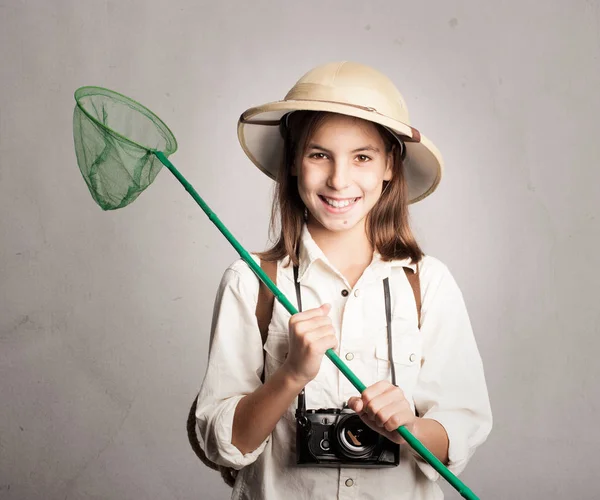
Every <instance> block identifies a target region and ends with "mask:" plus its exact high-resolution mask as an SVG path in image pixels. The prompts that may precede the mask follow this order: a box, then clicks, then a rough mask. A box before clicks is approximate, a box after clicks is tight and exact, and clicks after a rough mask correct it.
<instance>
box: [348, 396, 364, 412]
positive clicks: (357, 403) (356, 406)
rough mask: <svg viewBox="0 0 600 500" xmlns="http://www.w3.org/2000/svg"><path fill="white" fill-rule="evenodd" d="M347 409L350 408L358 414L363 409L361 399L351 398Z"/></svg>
mask: <svg viewBox="0 0 600 500" xmlns="http://www.w3.org/2000/svg"><path fill="white" fill-rule="evenodd" d="M348 408H350V409H351V410H353V411H355V412H356V413H360V412H361V411H362V409H363V401H362V399H361V398H357V397H355V396H352V397H351V398H350V399H349V400H348Z"/></svg>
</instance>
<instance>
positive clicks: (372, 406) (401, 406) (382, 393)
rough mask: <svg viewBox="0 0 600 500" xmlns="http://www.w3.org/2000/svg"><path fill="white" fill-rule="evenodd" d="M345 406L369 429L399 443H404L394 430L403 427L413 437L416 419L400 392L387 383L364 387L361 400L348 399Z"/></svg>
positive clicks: (354, 397) (355, 398)
mask: <svg viewBox="0 0 600 500" xmlns="http://www.w3.org/2000/svg"><path fill="white" fill-rule="evenodd" d="M348 407H349V408H350V409H351V410H354V411H355V412H356V413H358V415H359V416H360V418H361V420H362V421H363V422H364V423H365V424H367V425H368V426H369V427H370V428H371V429H373V430H374V431H376V432H378V433H379V434H382V435H383V436H385V437H386V438H388V439H389V440H390V441H393V442H394V443H398V444H404V443H405V441H404V439H403V438H402V436H400V434H399V433H398V431H397V430H396V429H398V427H400V426H401V425H405V426H406V428H407V429H408V430H409V431H410V432H411V433H412V434H414V431H415V427H416V425H417V423H418V420H419V419H418V418H417V417H416V416H415V414H414V413H413V411H412V409H411V407H410V404H409V402H408V401H407V400H406V398H405V397H404V392H402V389H400V388H399V387H396V386H395V385H392V384H391V383H390V382H388V381H387V380H382V381H380V382H377V383H375V384H373V385H371V386H370V387H367V389H365V390H364V391H363V393H362V394H361V396H360V397H356V396H353V397H351V398H350V399H349V400H348Z"/></svg>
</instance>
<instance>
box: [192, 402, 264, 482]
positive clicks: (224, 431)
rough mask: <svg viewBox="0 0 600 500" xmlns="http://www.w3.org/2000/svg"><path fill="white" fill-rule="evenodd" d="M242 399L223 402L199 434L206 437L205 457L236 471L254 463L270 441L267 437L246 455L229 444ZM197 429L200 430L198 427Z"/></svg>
mask: <svg viewBox="0 0 600 500" xmlns="http://www.w3.org/2000/svg"><path fill="white" fill-rule="evenodd" d="M243 397H244V396H235V397H232V398H229V399H228V400H227V401H224V402H223V403H222V404H221V405H220V407H219V409H218V410H217V411H216V412H215V413H214V415H213V416H212V419H211V420H212V422H211V424H209V426H208V428H207V431H206V432H205V433H202V432H200V435H202V434H204V435H205V437H206V441H205V442H204V446H203V448H204V452H205V453H206V456H207V457H208V458H209V459H210V460H212V461H213V462H215V463H217V464H219V465H223V466H225V467H232V468H233V469H236V470H239V469H241V468H243V467H245V466H247V465H250V464H251V463H253V462H255V461H256V459H257V458H258V457H259V456H260V455H261V453H262V452H263V451H264V449H265V447H266V445H267V443H268V442H269V440H270V435H269V436H267V438H266V439H265V440H264V441H263V442H262V443H261V444H260V446H259V447H258V448H257V449H256V450H254V451H252V452H250V453H246V454H243V453H242V452H241V451H240V450H238V449H237V448H236V447H235V446H234V445H233V444H232V443H231V436H232V431H233V416H234V414H235V409H236V407H237V405H238V403H239V401H240V400H241V399H242V398H243ZM199 424H200V422H199ZM199 427H200V428H201V426H200V425H199ZM211 427H212V432H211ZM202 444H203V443H201V445H202Z"/></svg>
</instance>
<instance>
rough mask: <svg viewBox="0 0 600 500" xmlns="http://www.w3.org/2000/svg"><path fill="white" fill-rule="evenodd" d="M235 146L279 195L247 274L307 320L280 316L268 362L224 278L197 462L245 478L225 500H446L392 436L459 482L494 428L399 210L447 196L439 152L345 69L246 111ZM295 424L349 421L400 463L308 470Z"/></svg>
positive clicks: (442, 280)
mask: <svg viewBox="0 0 600 500" xmlns="http://www.w3.org/2000/svg"><path fill="white" fill-rule="evenodd" d="M238 131H239V137H240V142H241V145H242V147H243V148H244V151H245V152H246V153H247V154H248V156H249V158H250V159H251V160H252V161H253V162H254V163H255V164H256V165H257V166H258V167H259V168H261V170H263V171H264V172H265V173H266V174H267V175H269V176H271V177H272V178H274V179H275V180H276V181H277V194H276V197H275V200H274V210H273V217H272V228H274V227H275V223H278V226H279V236H278V238H277V240H276V243H275V245H274V246H273V248H271V249H269V250H268V251H266V252H263V253H261V254H259V255H257V256H256V259H257V261H258V259H260V260H261V261H262V262H263V263H265V262H271V263H273V265H274V266H275V269H276V271H275V273H276V282H277V285H278V287H279V288H280V289H281V291H282V292H283V293H284V294H285V295H286V296H287V297H288V298H290V299H291V298H292V297H296V298H297V300H298V305H299V306H301V307H299V310H300V311H301V312H299V313H298V314H296V315H294V316H292V317H290V315H289V314H288V313H287V312H286V310H285V309H284V308H283V307H282V306H281V305H280V304H279V303H278V302H275V304H274V307H273V312H272V317H271V320H270V324H269V326H268V335H267V336H266V339H265V341H264V345H263V338H262V337H261V333H260V331H259V326H258V322H257V317H256V314H255V313H256V307H257V300H258V295H259V282H258V280H257V278H256V276H255V275H254V274H253V272H252V271H251V270H250V268H249V267H248V266H247V265H246V264H245V263H244V262H243V261H242V260H239V261H236V262H235V263H233V264H232V265H231V266H230V267H229V268H228V269H227V270H226V271H225V273H224V275H223V279H222V281H221V284H220V286H219V289H218V292H217V297H216V302H215V309H214V316H213V323H212V330H211V342H210V354H209V363H208V368H207V372H206V376H205V379H204V382H203V384H202V388H201V391H200V394H199V397H198V405H197V412H196V417H197V423H198V429H199V440H200V444H201V447H202V448H203V450H204V452H205V453H206V456H207V457H208V459H209V460H211V461H213V462H214V463H216V464H219V465H222V466H225V467H231V468H233V469H235V470H238V471H239V473H237V476H236V479H235V484H234V488H233V496H232V498H244V499H246V498H247V499H252V500H256V499H263V498H266V499H279V498H284V496H285V497H287V498H290V499H292V498H293V499H296V498H298V499H309V498H310V499H311V500H316V499H321V498H322V499H332V498H339V499H342V498H348V499H349V498H361V499H362V498H382V497H384V498H398V499H439V498H443V495H442V492H441V489H440V488H439V486H438V485H437V483H436V480H437V479H438V474H437V472H435V470H434V469H433V468H432V467H431V466H430V465H428V464H427V463H426V462H424V461H423V460H422V459H421V458H420V457H419V456H418V455H416V454H415V453H414V452H413V451H412V449H411V448H410V447H409V446H408V445H407V444H406V443H404V442H403V440H402V439H401V437H400V435H399V434H398V433H397V432H396V429H397V428H398V427H399V426H401V425H404V426H406V427H407V428H408V430H410V431H411V432H412V433H413V434H414V435H415V437H417V439H419V440H420V441H421V442H422V443H423V444H424V445H425V446H426V447H427V448H428V449H429V450H430V451H431V452H432V453H433V454H434V455H435V456H436V457H437V458H438V459H440V460H441V461H442V462H443V463H445V464H447V465H448V467H449V468H450V470H451V471H452V472H454V473H455V474H458V473H460V472H461V471H462V470H463V469H464V467H465V466H466V463H467V461H468V460H469V459H470V458H471V456H472V455H473V453H474V451H475V449H476V448H477V447H478V446H479V445H480V444H481V443H483V442H484V441H485V439H486V437H487V435H488V434H489V432H490V429H491V423H492V417H491V410H490V404H489V399H488V394H487V389H486V384H485V378H484V373H483V367H482V363H481V358H480V356H479V352H478V349H477V346H476V343H475V340H474V337H473V333H472V330H471V325H470V322H469V318H468V315H467V311H466V308H465V304H464V301H463V298H462V295H461V293H460V290H459V288H458V286H457V285H456V283H455V281H454V279H453V278H452V275H451V274H450V272H449V271H448V269H447V268H446V266H444V265H443V264H442V263H441V262H440V261H439V260H437V259H435V258H433V257H431V256H429V255H425V254H424V253H423V251H422V250H421V249H420V247H419V246H418V244H417V242H416V241H415V239H414V237H413V235H412V232H411V230H410V226H409V222H408V221H409V218H408V205H409V203H414V202H415V201H419V200H421V199H423V198H424V197H426V196H427V195H429V194H430V193H431V192H433V190H435V188H436V187H437V184H438V183H439V181H440V178H441V171H442V163H441V157H440V154H439V152H438V151H437V149H436V148H435V147H434V146H433V144H431V142H429V141H428V140H427V139H426V138H425V137H424V136H422V135H421V134H420V133H419V132H418V131H417V130H416V129H414V128H412V127H411V126H410V120H409V118H408V113H407V111H406V106H405V103H404V101H403V99H402V97H401V95H400V93H399V92H398V91H397V89H396V88H395V87H394V85H393V84H392V83H391V82H390V81H389V80H388V79H387V77H385V76H384V75H382V74H381V73H379V72H377V71H375V70H374V69H372V68H369V67H367V66H363V65H360V64H356V63H348V62H345V63H331V64H327V65H324V66H320V67H317V68H315V69H313V70H311V71H310V72H309V73H307V74H306V75H304V76H303V77H302V78H301V79H300V80H299V81H298V82H297V83H296V85H295V86H294V88H292V90H291V91H290V92H289V93H288V95H287V96H286V98H285V99H284V100H283V101H279V102H275V103H270V104H267V105H264V106H261V107H257V108H251V109H250V110H248V111H246V112H245V113H244V114H243V115H242V117H241V118H240V122H239V128H238ZM415 278H416V280H417V281H416V283H417V286H416V288H415V287H414V283H415V281H414V280H415ZM261 286H262V285H261ZM415 290H416V292H415ZM329 348H332V349H334V350H335V351H336V352H337V353H338V354H339V355H340V357H342V359H344V360H345V362H346V363H347V364H348V365H349V367H350V368H351V369H352V371H353V372H354V373H355V374H356V375H357V376H358V377H359V379H361V381H362V382H363V383H365V384H366V385H367V389H366V390H365V391H364V392H363V393H362V394H361V395H358V394H357V392H356V390H355V389H354V387H353V386H352V385H351V384H350V382H348V381H347V380H346V379H345V378H344V376H343V375H342V374H340V373H339V371H338V370H337V368H336V367H335V366H334V365H333V364H332V363H330V362H329V361H328V360H324V353H325V351H326V350H327V349H329ZM299 394H301V399H300V398H299V397H298V395H299ZM299 401H301V403H298V402H299ZM301 407H304V408H308V409H340V412H338V413H333V414H334V415H337V418H338V419H339V416H340V415H341V414H342V413H341V409H344V412H345V413H344V414H347V413H348V412H349V410H352V411H353V412H356V414H357V415H358V417H359V418H360V421H362V422H363V423H364V426H365V428H367V427H368V429H371V430H373V431H375V432H377V433H378V435H382V436H384V437H386V438H387V439H389V440H390V441H391V442H393V443H397V444H399V445H400V446H399V452H398V453H399V461H398V464H397V466H395V467H394V466H392V467H389V466H377V465H376V466H371V465H369V467H367V466H366V465H365V466H364V467H361V463H360V461H356V460H354V461H353V460H349V461H345V460H343V459H340V461H339V463H335V464H334V466H331V465H332V464H331V463H330V464H328V466H326V467H325V466H323V463H322V461H320V460H318V457H317V458H315V460H314V463H309V464H306V463H304V462H302V461H301V460H299V458H298V457H299V449H300V448H303V447H304V446H305V444H304V443H303V442H302V439H303V437H302V436H297V432H298V431H297V428H298V424H297V419H298V415H300V414H299V413H298V414H297V413H296V411H297V410H299V409H300V408H301ZM348 409H349V410H348ZM332 432H333V431H332ZM353 432H355V434H356V432H365V431H364V430H363V431H353ZM313 434H314V432H313ZM364 435H366V433H365V434H364ZM325 436H326V439H322V440H321V445H320V446H321V448H322V450H324V451H329V450H330V445H329V438H330V436H329V435H328V434H326V435H325ZM349 436H350V438H351V439H352V440H353V441H354V442H355V444H356V443H359V440H358V439H357V438H356V435H353V434H352V433H349ZM297 439H298V440H297ZM332 440H333V439H332ZM323 443H326V444H323ZM359 444H360V443H359ZM299 464H302V466H299ZM388 465H389V464H388Z"/></svg>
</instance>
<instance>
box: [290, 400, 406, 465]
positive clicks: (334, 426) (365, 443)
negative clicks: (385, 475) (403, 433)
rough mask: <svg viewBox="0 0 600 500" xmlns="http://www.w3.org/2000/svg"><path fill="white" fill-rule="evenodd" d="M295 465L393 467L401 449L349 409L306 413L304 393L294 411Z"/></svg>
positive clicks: (397, 460)
mask: <svg viewBox="0 0 600 500" xmlns="http://www.w3.org/2000/svg"><path fill="white" fill-rule="evenodd" d="M296 463H297V465H298V466H309V467H351V468H352V467H354V468H365V469H366V468H382V467H395V466H397V465H398V464H399V463H400V446H399V445H398V444H396V443H394V442H392V441H390V440H389V439H387V438H386V437H384V436H382V435H381V434H379V433H378V432H375V431H374V430H373V429H371V428H370V427H369V426H368V425H366V424H365V423H364V422H363V421H362V420H361V419H360V417H359V416H358V414H356V413H355V412H354V411H352V410H350V409H348V408H341V409H340V408H322V409H319V410H306V408H305V397H304V390H302V393H301V394H300V395H299V396H298V410H297V411H296Z"/></svg>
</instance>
